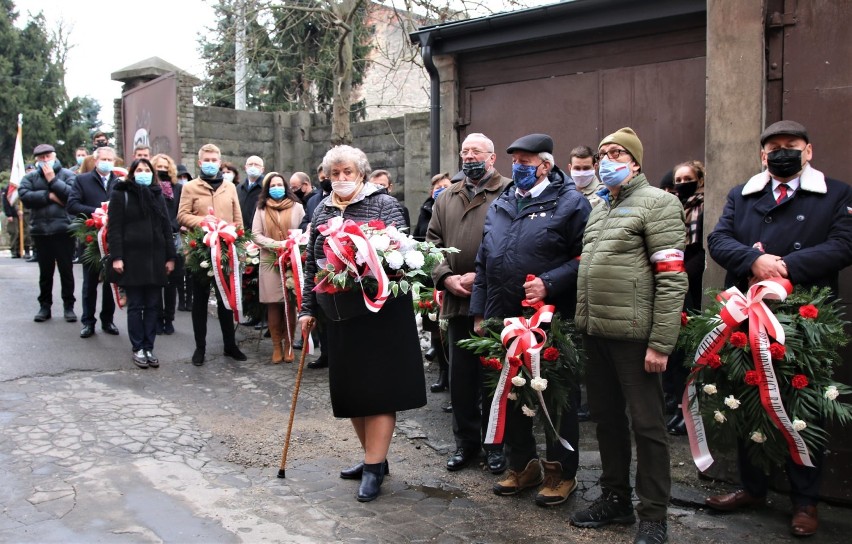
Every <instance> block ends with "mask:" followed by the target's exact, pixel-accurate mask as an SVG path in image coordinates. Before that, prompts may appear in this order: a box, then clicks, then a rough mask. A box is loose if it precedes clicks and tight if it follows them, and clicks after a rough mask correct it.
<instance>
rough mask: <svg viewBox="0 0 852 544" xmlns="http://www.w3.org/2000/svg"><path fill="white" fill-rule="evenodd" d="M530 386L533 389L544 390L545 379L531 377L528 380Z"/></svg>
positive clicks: (545, 385) (545, 386) (545, 387)
mask: <svg viewBox="0 0 852 544" xmlns="http://www.w3.org/2000/svg"><path fill="white" fill-rule="evenodd" d="M530 387H532V388H533V390H535V391H544V390H545V389H547V380H545V379H544V378H533V379H531V380H530Z"/></svg>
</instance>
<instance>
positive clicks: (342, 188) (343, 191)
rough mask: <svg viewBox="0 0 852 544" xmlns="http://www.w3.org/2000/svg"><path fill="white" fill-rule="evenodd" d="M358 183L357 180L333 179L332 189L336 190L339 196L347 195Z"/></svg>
mask: <svg viewBox="0 0 852 544" xmlns="http://www.w3.org/2000/svg"><path fill="white" fill-rule="evenodd" d="M357 185H358V182H357V181H345V180H343V181H332V182H331V190H332V191H334V192H335V194H337V196H340V197H345V196H349V195H351V194H352V192H353V191H354V190H355V187H356V186H357Z"/></svg>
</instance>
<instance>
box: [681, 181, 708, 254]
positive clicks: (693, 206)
mask: <svg viewBox="0 0 852 544" xmlns="http://www.w3.org/2000/svg"><path fill="white" fill-rule="evenodd" d="M683 211H684V214H685V216H686V245H690V244H696V243H699V242H701V240H699V239H698V236H699V229H700V228H701V219H702V218H701V215H702V214H703V213H704V192H703V191H702V192H700V193H695V194H694V195H692V196H691V197H689V198H688V199H687V200H686V202H684V203H683Z"/></svg>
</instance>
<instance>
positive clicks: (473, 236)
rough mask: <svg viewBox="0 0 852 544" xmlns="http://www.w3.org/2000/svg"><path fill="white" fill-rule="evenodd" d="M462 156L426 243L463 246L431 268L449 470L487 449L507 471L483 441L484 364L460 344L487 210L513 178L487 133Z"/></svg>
mask: <svg viewBox="0 0 852 544" xmlns="http://www.w3.org/2000/svg"><path fill="white" fill-rule="evenodd" d="M460 156H461V159H462V171H461V172H460V173H459V175H460V178H457V177H454V178H453V181H454V183H453V184H452V185H451V186H450V187H449V188H448V189H447V190H446V191H444V192H443V193H442V194H441V196H440V197H439V198H437V199H435V204H434V205H433V206H432V219H430V221H429V228H428V229H427V231H426V240H427V241H429V242H433V243H435V244H436V245H438V247H455V248H458V250H459V251H458V253H448V254H447V256H446V258H445V259H444V260H443V261H442V262H440V263H438V264H437V265H435V268H434V269H433V270H432V280H433V281H434V283H435V288H436V289H440V290H442V291H443V292H444V300H443V302H442V303H441V319H446V320H447V336H448V339H449V346H450V348H449V354H450V357H449V360H450V399H451V404H452V407H453V410H452V411H453V437H454V438H455V441H456V451H455V452H454V453H453V454H452V455H451V456H450V458H449V459H447V470H449V471H456V470H461V469H462V468H464V467H466V466H467V465H469V464H470V463H471V462H473V461H475V460H476V459H478V458H479V453H480V451H482V450H483V449H484V450H485V457H486V464H487V465H488V470H490V471H491V473H492V474H502V473H503V472H505V471H506V456H505V455H504V454H503V445H502V444H487V445H484V444H483V441H484V439H485V424H486V423H487V419H488V393H489V392H487V391H485V390H484V385H483V369H482V365H480V363H479V357H478V356H477V355H476V354H474V353H473V352H472V351H470V350H467V349H464V348H462V347H459V346H458V345H457V342H458V341H459V340H463V339H466V338H470V335H471V333H473V318H472V317H470V294H471V291H472V290H473V278H474V271H475V260H476V252H477V250H478V249H479V243H480V242H481V241H482V229H483V227H484V225H485V214H486V213H487V212H488V209H489V207H490V206H491V204H492V203H493V202H494V200H495V199H496V198H497V197H498V196H499V195H500V193H502V192H503V190H504V189H505V188H506V186H508V185H509V183H511V180H510V179H509V178H506V177H503V176H501V175H500V173H499V172H498V171H497V169H496V168H494V161H495V160H496V159H497V155H495V154H494V142H492V141H491V139H490V138H488V137H487V136H486V135H485V134H482V133H479V132H474V133H472V134H468V135H467V137H466V138H465V139H464V141H463V142H462V144H461V153H460ZM457 176H458V175H457Z"/></svg>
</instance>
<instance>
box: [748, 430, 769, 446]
mask: <svg viewBox="0 0 852 544" xmlns="http://www.w3.org/2000/svg"><path fill="white" fill-rule="evenodd" d="M749 438H751V439H752V441H753V442H757V443H758V444H763V443H764V442H766V436H765V435H764V434H763V433H762V432H760V431H754V432H753V433H751V436H750V437H749Z"/></svg>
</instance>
